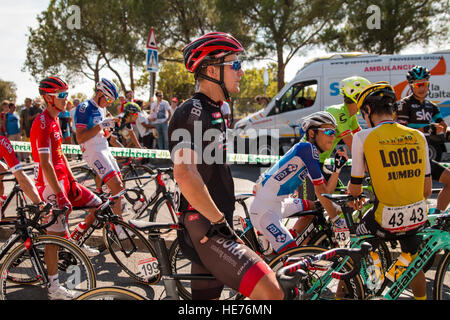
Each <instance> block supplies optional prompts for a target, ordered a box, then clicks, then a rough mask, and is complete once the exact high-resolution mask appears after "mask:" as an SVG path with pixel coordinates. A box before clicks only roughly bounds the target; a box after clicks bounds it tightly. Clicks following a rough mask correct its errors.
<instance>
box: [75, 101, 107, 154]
mask: <svg viewBox="0 0 450 320" xmlns="http://www.w3.org/2000/svg"><path fill="white" fill-rule="evenodd" d="M104 119H105V110H104V109H103V108H100V107H99V106H98V105H97V104H96V103H95V102H94V101H93V100H92V99H91V100H89V101H85V102H83V103H81V104H80V105H79V106H78V107H77V110H76V111H75V119H74V121H75V125H76V127H77V128H86V129H88V130H89V129H91V128H92V127H94V126H96V125H97V124H99V123H100V122H102V121H103V120H104ZM80 147H81V148H82V149H84V150H94V149H99V148H107V147H108V140H107V139H106V138H105V136H104V132H103V130H100V132H99V133H97V134H96V135H95V136H93V137H92V138H91V139H89V140H88V141H86V142H84V143H81V144H80ZM83 152H84V151H83Z"/></svg>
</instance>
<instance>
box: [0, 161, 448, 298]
mask: <svg viewBox="0 0 450 320" xmlns="http://www.w3.org/2000/svg"><path fill="white" fill-rule="evenodd" d="M266 169H267V167H258V166H250V165H233V166H232V173H233V177H234V181H235V189H236V192H237V193H241V192H251V190H252V187H253V182H254V181H256V180H257V178H258V176H259V175H260V174H261V172H263V171H264V170H266ZM349 172H350V171H349V168H346V169H344V171H343V174H342V180H343V181H344V183H347V182H348V179H349ZM438 186H439V185H438V184H434V187H438ZM5 187H6V192H8V188H10V186H8V185H6V186H5ZM431 202H432V203H434V202H435V200H431ZM236 214H239V215H242V211H239V210H237V212H236ZM80 218H81V217H76V216H74V223H75V222H76V221H78V220H79V219H80ZM124 218H125V219H126V217H124ZM168 239H169V240H170V237H169V238H168ZM3 241H4V240H3ZM100 242H101V240H100V238H99V235H97V240H96V241H93V242H92V243H91V244H93V246H96V245H98V244H99V243H100ZM91 261H92V263H93V265H94V268H95V270H96V273H97V287H103V286H120V287H124V288H128V289H130V290H133V291H135V292H137V293H139V294H141V295H143V296H145V297H147V298H148V299H163V298H164V297H165V292H164V287H163V286H162V283H159V284H157V285H153V286H146V285H142V284H138V283H136V282H135V281H134V280H133V279H131V278H130V277H129V276H128V275H127V274H126V273H125V272H124V271H122V270H121V268H120V267H119V265H117V263H116V262H115V261H114V260H113V259H112V257H111V255H110V253H109V252H107V251H103V252H101V254H100V255H98V256H96V257H94V258H91ZM426 276H427V288H428V291H429V293H428V295H429V296H431V288H432V281H433V279H434V268H432V269H431V270H430V271H429V272H428V273H427V274H426ZM449 285H450V284H449ZM411 297H412V293H411V292H410V291H406V292H404V293H403V294H402V299H411ZM41 298H42V299H45V295H44V296H40V297H33V299H41Z"/></svg>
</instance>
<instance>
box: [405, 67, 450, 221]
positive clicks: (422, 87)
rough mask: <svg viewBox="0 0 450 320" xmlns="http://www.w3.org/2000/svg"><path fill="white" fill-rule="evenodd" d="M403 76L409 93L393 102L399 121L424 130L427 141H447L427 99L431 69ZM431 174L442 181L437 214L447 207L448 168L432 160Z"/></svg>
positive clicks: (439, 118) (444, 126) (449, 196)
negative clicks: (442, 185)
mask: <svg viewBox="0 0 450 320" xmlns="http://www.w3.org/2000/svg"><path fill="white" fill-rule="evenodd" d="M406 79H407V80H408V82H409V86H410V88H411V91H412V94H411V95H409V96H407V97H405V98H403V99H402V100H400V101H399V102H398V103H397V105H396V107H397V121H398V123H401V124H403V125H405V126H407V127H410V128H414V129H417V130H419V131H421V132H423V134H424V135H425V137H426V138H427V140H428V143H432V142H433V141H438V142H439V141H440V143H445V142H446V141H447V124H446V123H445V121H444V119H443V116H442V114H441V112H440V111H439V108H438V107H437V106H436V105H435V104H434V103H432V102H431V101H430V100H428V99H426V96H427V95H428V86H429V83H430V82H429V80H430V72H429V71H428V69H427V68H424V67H421V66H415V67H413V68H412V69H411V70H409V71H408V73H407V75H406ZM437 147H439V146H437ZM431 177H432V179H433V180H435V181H439V182H441V183H443V184H444V187H443V188H442V190H441V192H439V195H438V198H437V205H436V209H437V212H436V213H438V212H439V211H444V210H446V209H447V206H448V204H449V202H450V170H449V169H448V168H445V167H444V166H442V165H440V164H439V163H438V162H437V161H434V160H431Z"/></svg>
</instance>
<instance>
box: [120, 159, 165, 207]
mask: <svg viewBox="0 0 450 320" xmlns="http://www.w3.org/2000/svg"><path fill="white" fill-rule="evenodd" d="M122 179H123V184H124V186H125V189H133V188H140V189H141V190H142V191H143V192H144V196H145V198H146V199H145V200H148V199H150V196H151V195H152V194H153V193H154V192H155V191H156V187H157V186H158V181H157V179H156V172H155V171H153V170H152V169H151V168H150V167H147V166H144V165H133V166H127V167H125V168H124V169H123V170H122ZM125 198H126V199H127V201H128V202H129V203H130V204H131V205H133V204H134V203H135V202H136V201H137V200H139V199H135V198H134V197H133V194H130V195H129V194H125Z"/></svg>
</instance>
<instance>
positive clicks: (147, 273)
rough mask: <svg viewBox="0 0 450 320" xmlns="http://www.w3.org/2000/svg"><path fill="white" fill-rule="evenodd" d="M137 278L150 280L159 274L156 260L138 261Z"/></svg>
mask: <svg viewBox="0 0 450 320" xmlns="http://www.w3.org/2000/svg"><path fill="white" fill-rule="evenodd" d="M138 270H139V272H138V273H137V275H138V276H140V277H143V278H144V279H150V278H151V277H153V276H155V275H157V274H158V273H159V264H158V260H157V259H156V258H153V257H152V258H148V259H144V260H139V261H138Z"/></svg>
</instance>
